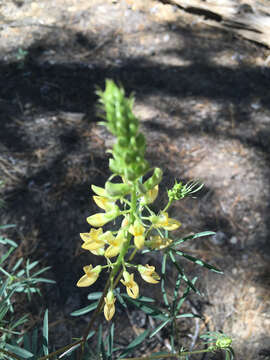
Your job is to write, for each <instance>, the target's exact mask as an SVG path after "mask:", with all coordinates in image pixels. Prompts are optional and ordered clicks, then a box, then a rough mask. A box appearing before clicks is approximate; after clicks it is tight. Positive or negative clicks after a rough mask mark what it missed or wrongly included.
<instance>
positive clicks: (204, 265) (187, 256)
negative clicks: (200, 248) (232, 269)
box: [173, 250, 223, 274]
mask: <svg viewBox="0 0 270 360" xmlns="http://www.w3.org/2000/svg"><path fill="white" fill-rule="evenodd" d="M173 251H174V252H175V254H177V255H179V256H183V257H184V258H185V259H187V260H189V261H192V262H193V263H195V264H197V265H200V266H203V267H205V268H207V269H209V270H211V271H214V272H216V273H218V274H223V271H221V270H219V269H218V268H216V267H215V266H213V265H210V264H208V263H207V262H205V261H203V260H201V259H198V258H195V257H194V256H191V255H188V254H186V253H184V252H183V251H180V250H173Z"/></svg>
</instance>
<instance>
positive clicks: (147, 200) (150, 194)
mask: <svg viewBox="0 0 270 360" xmlns="http://www.w3.org/2000/svg"><path fill="white" fill-rule="evenodd" d="M157 195H158V185H156V186H155V187H154V188H153V189H151V190H149V191H147V193H146V194H145V195H144V196H142V197H141V200H140V203H141V205H146V204H152V203H153V202H154V201H155V200H156V198H157Z"/></svg>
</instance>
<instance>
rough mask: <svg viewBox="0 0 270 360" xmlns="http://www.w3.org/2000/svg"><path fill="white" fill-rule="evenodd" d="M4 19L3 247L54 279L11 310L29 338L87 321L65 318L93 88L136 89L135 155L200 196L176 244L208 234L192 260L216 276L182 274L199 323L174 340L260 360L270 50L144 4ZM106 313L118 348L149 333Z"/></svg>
mask: <svg viewBox="0 0 270 360" xmlns="http://www.w3.org/2000/svg"><path fill="white" fill-rule="evenodd" d="M0 10H1V15H0V47H1V54H0V80H1V84H2V86H1V88H0V114H1V125H0V126H1V130H0V178H1V179H2V180H4V187H3V189H2V190H1V196H2V198H3V199H4V200H5V203H6V207H5V208H4V209H2V210H1V213H0V214H1V221H0V223H1V224H9V223H15V224H17V227H16V230H15V231H14V230H13V231H9V232H8V235H9V237H11V238H12V239H14V240H16V241H17V242H18V243H19V244H20V248H19V250H20V252H19V254H20V256H21V255H23V256H25V257H30V258H31V259H39V260H41V264H42V265H43V266H51V270H50V271H49V272H48V273H47V277H50V278H52V279H54V280H55V281H56V282H57V285H56V286H51V285H50V286H44V287H43V288H42V293H43V297H42V298H36V299H35V300H34V302H32V303H31V305H29V304H28V303H23V304H21V306H23V309H24V310H25V309H27V311H29V312H30V313H31V319H32V324H33V326H35V325H36V324H37V323H38V321H39V320H40V318H41V316H42V311H41V310H43V309H45V308H47V307H48V308H49V313H50V314H51V315H50V330H51V339H52V340H51V341H52V342H53V343H54V344H55V346H56V347H58V346H61V345H66V344H68V343H69V342H70V340H71V337H78V336H80V335H81V334H82V331H83V329H84V327H85V326H86V325H87V323H88V321H89V319H90V316H88V315H86V316H82V317H80V318H73V317H70V315H69V314H70V313H71V312H72V311H74V310H76V309H78V308H80V307H83V306H85V305H86V304H87V298H86V294H88V293H89V290H86V291H82V290H81V289H78V288H76V287H75V283H76V281H77V280H78V278H79V277H80V276H81V273H82V270H81V269H82V266H84V265H86V264H87V263H89V257H88V255H86V254H85V252H83V251H82V250H81V248H80V246H81V242H80V238H79V236H78V233H79V232H84V231H88V230H89V229H88V225H87V223H86V221H85V218H86V217H87V216H89V215H90V214H91V213H94V212H96V207H95V205H94V204H93V202H92V200H91V197H90V196H91V195H92V192H91V189H90V185H91V184H96V185H99V186H103V185H104V182H105V181H106V179H107V177H108V176H109V170H108V159H109V155H108V154H107V153H106V152H105V151H106V150H108V149H109V148H110V147H111V145H112V143H113V138H112V137H111V136H110V134H109V133H108V132H107V131H106V130H105V129H104V128H103V127H101V126H100V125H98V121H99V119H98V118H97V115H96V103H97V96H96V95H95V90H96V87H97V86H99V87H101V88H103V87H104V82H105V79H106V78H111V79H114V80H115V81H117V82H118V83H121V84H123V86H124V87H125V89H126V91H127V93H130V92H134V93H135V97H136V102H135V107H134V112H135V114H136V115H137V116H138V118H140V120H141V129H142V131H143V132H144V134H145V136H146V138H147V143H148V150H147V158H148V160H149V161H150V162H151V164H152V165H153V166H159V167H161V168H163V170H164V178H163V182H162V184H161V189H163V190H164V191H165V190H166V188H169V187H170V186H171V185H173V183H174V179H181V180H182V181H184V182H187V181H189V180H191V179H200V180H201V181H202V182H203V183H204V184H205V187H204V190H203V191H201V192H200V194H199V195H198V197H197V199H196V200H195V199H191V198H189V199H186V200H184V201H182V202H179V203H177V204H176V205H175V206H174V207H173V209H172V212H171V215H172V216H174V217H177V218H178V219H179V220H180V221H181V222H182V227H181V234H189V233H190V232H200V231H205V230H212V231H216V232H217V233H216V235H215V236H214V237H212V238H205V239H202V240H200V241H197V242H196V243H195V242H194V243H193V244H191V245H190V247H189V248H188V250H189V251H190V253H191V254H195V255H196V256H199V257H201V258H202V259H204V260H206V261H209V262H211V263H213V264H215V265H216V266H218V267H220V268H221V269H223V271H224V275H217V274H213V273H210V272H207V271H205V270H201V269H199V270H198V267H196V268H195V266H190V265H187V266H188V270H189V271H188V274H189V275H190V277H191V276H192V275H195V274H198V271H200V273H199V274H200V275H201V280H200V288H201V289H202V291H203V292H204V297H202V298H199V297H197V296H195V295H193V296H192V297H191V298H190V300H189V301H188V302H187V307H190V308H191V309H193V311H197V312H198V313H200V314H201V315H202V316H203V317H204V319H205V321H202V322H199V323H196V324H195V325H196V326H195V325H194V322H192V323H189V322H181V323H179V328H180V329H181V331H182V334H183V335H182V337H183V342H185V341H186V340H185V339H188V338H190V337H191V338H192V339H194V340H195V342H197V340H198V339H197V336H195V334H196V331H197V330H198V329H199V331H200V333H202V332H204V331H206V330H207V329H210V330H216V331H217V330H221V331H223V332H224V333H227V334H230V335H231V336H232V337H233V338H234V345H233V347H234V349H235V352H236V355H237V358H238V359H245V360H249V359H263V360H265V359H268V358H269V354H270V335H269V334H270V268H269V259H270V243H269V235H270V234H269V233H270V219H269V198H270V186H269V176H270V169H269V160H270V127H269V124H270V105H269V104H270V93H269V81H270V69H269V63H268V61H267V58H268V56H270V52H269V49H268V48H266V47H263V46H261V45H260V44H255V43H253V42H250V41H248V40H245V39H243V38H241V37H240V36H236V35H235V34H232V33H230V31H224V30H222V29H220V28H218V27H217V28H216V27H215V26H214V25H212V26H209V25H207V24H205V23H203V22H201V16H200V15H196V14H189V13H185V12H184V11H183V10H181V9H179V8H177V7H176V6H172V5H168V4H163V3H162V2H159V1H154V0H153V1H152V0H149V1H142V0H137V1H132V0H122V1H117V0H115V1H105V0H103V1H101V0H92V1H86V0H80V1H76V0H57V1H55V0H39V1H32V0H13V1H8V0H6V1H5V2H3V3H0ZM165 192H166V191H165ZM164 201H165V195H164V196H163V197H162V198H161V199H160V204H161V203H162V202H164ZM17 256H19V255H17ZM155 260H156V261H157V262H158V259H155ZM96 261H97V258H96V257H93V258H91V262H92V263H93V264H95V262H96ZM92 289H94V291H95V290H97V289H100V285H96V286H93V288H92ZM92 289H91V290H92ZM149 291H150V294H151V292H153V291H156V290H153V288H151V289H150V290H149V289H147V287H146V288H145V294H147V293H148V292H149ZM157 294H158V293H157ZM148 295H149V294H148ZM134 314H135V315H134ZM127 315H128V316H127ZM117 317H118V318H117V323H118V330H117V331H119V333H120V334H122V336H121V338H122V342H123V343H125V342H126V343H129V342H130V340H131V338H134V332H135V333H136V331H137V332H138V331H139V332H140V331H141V330H142V329H143V328H145V327H147V326H149V325H148V320H147V321H146V320H145V319H144V318H143V316H142V314H137V313H136V312H132V311H131V312H129V313H128V314H126V313H125V312H123V311H120V310H118V313H117ZM138 318H139V319H141V322H140V323H139V324H137V323H135V320H134V319H138ZM120 320H121V321H120ZM130 325H132V326H130ZM128 327H130V329H131V330H130V332H128V331H127V328H128ZM134 329H135V330H134ZM167 338H168V334H167V333H166V331H164V332H163V333H161V336H160V337H157V338H155V339H156V340H155V341H154V340H153V343H152V345H151V344H148V347H147V348H146V349H141V351H143V353H147V351H148V352H149V351H150V350H151V347H152V348H154V349H161V348H166V344H167V343H168V340H167ZM181 339H182V338H181ZM181 341H182V340H181ZM197 358H198V357H197ZM208 358H209V359H210V358H211V359H214V358H215V359H218V357H217V355H215V356H214V355H211V356H210V357H208Z"/></svg>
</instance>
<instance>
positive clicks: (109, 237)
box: [99, 231, 115, 244]
mask: <svg viewBox="0 0 270 360" xmlns="http://www.w3.org/2000/svg"><path fill="white" fill-rule="evenodd" d="M99 239H100V240H102V241H104V242H106V243H107V244H111V243H112V242H113V241H114V240H115V237H114V236H113V234H112V232H111V231H106V232H105V233H104V234H102V235H101V236H100V237H99Z"/></svg>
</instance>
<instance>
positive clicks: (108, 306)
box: [104, 290, 116, 321]
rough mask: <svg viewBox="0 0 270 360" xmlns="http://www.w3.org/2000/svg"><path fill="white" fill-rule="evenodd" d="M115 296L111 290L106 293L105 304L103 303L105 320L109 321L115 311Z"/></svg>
mask: <svg viewBox="0 0 270 360" xmlns="http://www.w3.org/2000/svg"><path fill="white" fill-rule="evenodd" d="M115 300H116V299H115V297H114V294H113V291H112V290H109V291H108V294H107V295H106V297H105V305H104V316H105V318H106V320H107V321H110V320H111V319H112V317H113V316H114V313H115V306H114V303H115Z"/></svg>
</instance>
